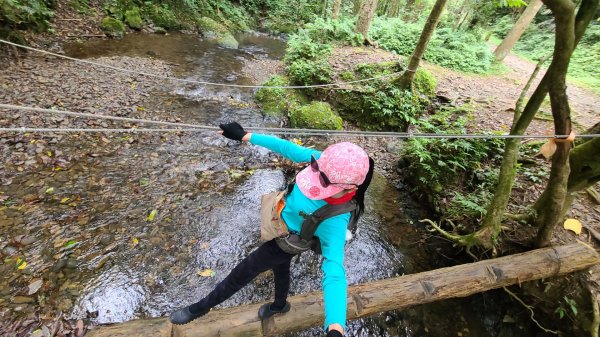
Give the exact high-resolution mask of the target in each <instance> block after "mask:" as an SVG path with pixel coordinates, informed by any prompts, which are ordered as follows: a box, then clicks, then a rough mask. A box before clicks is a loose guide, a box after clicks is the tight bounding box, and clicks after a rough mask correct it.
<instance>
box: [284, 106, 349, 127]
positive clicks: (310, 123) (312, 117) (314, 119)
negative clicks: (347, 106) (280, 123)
mask: <svg viewBox="0 0 600 337" xmlns="http://www.w3.org/2000/svg"><path fill="white" fill-rule="evenodd" d="M289 118H290V124H291V125H292V127H294V128H308V129H326V130H341V129H342V122H343V121H342V118H341V117H340V116H338V115H337V114H336V113H335V112H333V110H332V109H331V106H330V105H329V104H328V103H325V102H316V101H315V102H312V103H310V104H308V105H299V106H294V107H292V108H291V109H290V112H289Z"/></svg>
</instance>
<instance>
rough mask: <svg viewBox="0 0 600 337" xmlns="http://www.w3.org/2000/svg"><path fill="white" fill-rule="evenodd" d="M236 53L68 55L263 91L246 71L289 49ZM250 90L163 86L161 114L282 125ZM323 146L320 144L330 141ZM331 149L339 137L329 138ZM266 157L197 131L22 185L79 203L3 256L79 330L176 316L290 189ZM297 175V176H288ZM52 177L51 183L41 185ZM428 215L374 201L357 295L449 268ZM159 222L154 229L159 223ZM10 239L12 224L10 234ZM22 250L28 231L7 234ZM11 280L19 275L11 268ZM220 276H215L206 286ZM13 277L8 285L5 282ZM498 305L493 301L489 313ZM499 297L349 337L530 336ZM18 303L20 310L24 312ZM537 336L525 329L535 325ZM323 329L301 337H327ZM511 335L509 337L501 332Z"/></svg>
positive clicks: (307, 273)
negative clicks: (158, 65)
mask: <svg viewBox="0 0 600 337" xmlns="http://www.w3.org/2000/svg"><path fill="white" fill-rule="evenodd" d="M238 39H239V42H240V48H239V49H237V50H229V49H223V48H220V47H218V46H217V45H216V44H214V43H212V42H210V41H206V40H202V39H199V38H198V37H196V36H190V35H181V34H172V35H168V36H159V35H143V34H131V35H127V36H126V37H125V38H124V39H123V40H105V41H93V42H88V43H85V44H72V45H69V46H67V47H66V49H65V50H66V52H67V54H68V55H71V56H74V57H80V58H95V57H101V56H137V57H152V58H157V59H160V60H162V61H165V62H167V63H169V64H171V65H173V67H174V76H177V77H182V78H187V79H195V80H201V81H212V82H222V83H236V84H251V83H252V81H251V80H250V79H249V78H246V77H244V76H243V74H242V66H243V64H244V62H245V61H248V60H253V59H267V58H271V59H277V58H281V57H282V56H283V54H284V50H285V42H284V41H281V40H278V39H274V38H271V37H266V36H260V35H243V36H238ZM252 97H253V92H252V90H249V89H235V88H223V87H210V86H208V87H207V86H200V85H193V84H165V85H164V87H163V88H162V89H160V90H157V91H156V92H154V93H152V95H150V96H149V97H147V99H146V102H145V107H146V108H147V109H149V110H153V109H161V108H164V107H165V106H168V107H169V109H170V110H171V111H176V112H177V117H178V118H180V119H181V121H183V122H189V123H199V124H210V125H217V124H218V123H220V122H224V121H231V120H237V121H239V122H240V123H241V124H242V125H253V126H277V125H279V121H278V120H275V119H269V118H265V117H263V115H262V114H261V112H260V110H259V109H257V108H256V106H255V105H254V104H253V98H252ZM325 141H327V140H324V139H323V140H319V142H320V143H317V146H322V145H323V144H326V143H325ZM329 141H332V140H329ZM280 162H281V159H280V158H279V159H278V157H277V156H276V155H274V154H273V153H270V152H269V151H267V150H266V149H263V148H260V147H256V146H251V145H239V144H236V143H234V142H230V141H228V140H226V139H225V138H223V137H221V136H219V135H216V134H205V133H204V134H191V133H190V134H186V135H183V136H179V137H171V138H168V139H167V140H165V139H163V141H156V142H152V141H148V142H140V143H136V144H134V145H132V146H131V147H128V148H125V149H123V150H120V151H118V152H115V153H113V154H111V155H108V156H103V157H101V160H100V159H99V158H94V157H87V158H84V159H82V160H80V161H79V162H78V163H76V164H75V165H73V166H72V167H71V168H70V169H69V171H68V172H61V173H58V174H55V175H53V176H52V177H51V178H48V177H44V178H42V177H37V176H19V177H17V178H15V180H14V181H13V182H12V183H11V184H9V185H5V186H0V187H1V188H2V192H4V193H5V194H7V195H11V196H14V198H15V199H22V198H24V197H26V196H27V195H28V194H30V193H43V192H40V191H39V189H40V188H41V187H40V186H41V185H43V186H44V188H46V186H51V187H52V186H54V188H55V189H56V190H57V191H58V190H63V191H66V190H68V191H69V195H71V196H73V195H76V196H77V198H78V200H79V201H78V202H79V205H78V207H75V208H74V207H69V206H68V202H65V203H56V202H55V203H52V204H48V205H39V206H38V207H35V208H32V209H31V210H30V211H27V212H16V211H15V213H14V214H12V216H13V217H14V218H18V219H20V221H19V223H20V224H23V223H27V224H28V226H29V229H28V230H27V232H26V233H25V234H26V235H25V238H29V240H31V241H32V242H35V244H25V245H21V246H14V245H10V244H8V245H6V244H5V245H4V246H3V250H2V254H3V256H4V257H5V258H6V257H9V256H14V255H15V254H19V255H21V256H25V257H27V259H28V264H29V265H30V268H29V269H28V270H29V273H32V274H34V275H35V276H36V277H38V278H40V279H42V280H44V282H47V283H46V286H45V288H44V290H45V291H46V292H45V293H44V294H45V295H44V296H45V298H44V301H45V302H46V305H51V306H54V307H56V309H57V310H62V311H63V312H65V315H66V316H67V317H68V318H70V319H82V318H83V319H87V320H89V321H90V322H93V323H96V324H105V323H115V322H123V321H127V320H131V319H135V318H142V317H157V316H162V315H167V314H168V313H169V312H170V310H172V309H173V308H175V307H179V306H181V305H183V304H187V303H189V302H190V301H192V300H197V299H199V298H201V297H202V296H203V295H204V294H206V293H207V292H209V291H210V290H211V289H212V288H213V287H214V286H215V284H216V283H217V282H219V281H220V280H222V279H223V278H224V277H225V276H226V275H227V273H228V271H229V270H231V269H232V268H233V267H234V266H235V265H236V264H237V263H238V262H239V261H240V260H241V259H242V258H243V257H244V256H246V255H247V254H248V253H249V252H250V251H252V250H253V249H254V248H256V247H257V246H258V245H259V244H260V243H259V241H258V226H257V223H258V206H259V200H260V196H261V195H262V194H264V193H266V192H269V191H272V190H275V189H278V188H283V187H284V186H285V185H286V178H287V177H289V170H287V171H286V172H285V173H284V170H282V169H281V168H280V167H279V165H278V164H279V163H280ZM286 173H287V175H286ZM39 179H45V181H44V184H38V183H37V182H36V180H39ZM424 212H425V211H424V210H422V209H420V208H419V207H418V205H416V204H415V203H414V202H412V201H410V197H409V195H408V193H407V192H405V191H402V190H398V189H397V188H395V187H394V186H392V185H391V183H390V182H388V181H386V179H385V178H383V177H382V176H379V175H378V176H376V177H375V179H374V182H373V185H372V187H371V188H370V191H369V194H368V196H367V211H366V213H365V216H364V217H363V218H362V220H361V222H360V225H359V228H360V230H359V232H358V233H357V235H356V236H355V237H354V238H353V239H352V241H351V243H350V244H349V245H348V246H347V250H346V262H345V267H346V274H347V278H348V283H349V284H357V283H363V282H368V281H370V280H376V279H382V278H388V277H393V276H398V275H402V274H408V273H414V272H419V271H423V270H429V269H432V268H434V267H435V266H437V265H439V263H437V262H436V261H433V259H434V258H437V259H439V256H436V255H435V254H431V253H430V252H429V250H428V249H427V247H425V245H424V244H423V241H422V240H421V237H422V235H421V234H420V232H419V231H418V230H417V228H416V224H417V223H418V222H417V220H418V219H419V218H422V217H424V216H426V215H425V214H424ZM150 218H152V219H150ZM2 228H8V227H2ZM0 234H2V236H3V237H5V238H7V241H5V242H12V241H11V240H13V241H14V238H15V237H16V236H17V233H14V232H6V233H0ZM319 267H320V258H319V257H316V256H314V255H312V253H309V254H304V255H303V256H302V257H301V259H300V263H298V264H293V265H292V284H291V293H292V295H293V294H300V293H304V292H308V291H314V290H319V289H320V279H321V271H320V268H319ZM0 268H2V273H11V274H14V277H19V274H18V273H17V272H16V271H15V270H14V266H13V265H12V264H11V265H9V264H4V265H0ZM206 269H211V270H212V271H214V276H212V277H203V276H199V275H198V272H201V271H204V270H206ZM7 275H8V274H7ZM271 278H272V276H271V275H269V274H266V275H261V276H259V277H258V278H257V279H256V280H255V281H254V282H252V283H251V284H249V285H248V286H247V287H245V288H244V289H242V290H241V291H240V292H239V293H237V294H236V295H235V296H233V297H232V298H231V299H229V300H227V301H226V302H225V303H223V304H222V306H235V305H239V304H243V303H251V302H258V301H263V300H267V299H269V298H271V297H272V295H273V286H272V282H271ZM9 284H11V283H10V282H6V283H3V287H2V288H0V296H1V297H3V298H5V300H4V304H2V305H8V306H10V308H11V310H15V312H21V313H23V314H24V315H26V314H28V313H30V312H31V311H32V310H33V308H34V307H35V305H36V304H34V301H39V300H40V299H39V297H38V298H37V299H35V300H34V299H33V297H27V296H20V295H19V296H20V297H19V298H20V302H22V303H15V300H14V298H15V296H16V294H21V295H22V289H20V290H19V289H13V288H11V287H10V286H8V285H9ZM486 301H487V302H486ZM495 301H496V300H495V299H494V296H493V293H492V294H483V295H476V296H473V297H470V298H468V299H463V300H452V301H444V302H440V303H434V304H429V305H422V306H418V307H415V308H411V309H408V310H404V311H402V312H389V313H383V314H380V315H376V316H374V317H370V318H366V319H361V320H358V321H354V322H350V323H349V333H348V335H349V336H425V335H431V336H527V335H529V333H530V332H529V331H528V330H527V329H526V330H527V331H524V330H522V329H524V328H523V327H522V326H521V325H520V324H518V323H514V322H513V323H511V324H509V325H507V324H503V320H504V318H505V317H506V316H505V315H508V314H510V313H507V310H508V309H507V308H503V307H502V305H498V303H495ZM17 302H19V301H17ZM525 325H526V326H527V324H525ZM319 331H321V330H319V329H318V328H315V329H309V330H306V331H304V332H301V333H299V334H293V335H294V336H298V335H301V336H317V335H319ZM502 331H504V332H502Z"/></svg>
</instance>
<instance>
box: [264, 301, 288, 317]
mask: <svg viewBox="0 0 600 337" xmlns="http://www.w3.org/2000/svg"><path fill="white" fill-rule="evenodd" d="M271 304H272V303H266V304H263V305H262V306H261V307H260V308H259V309H258V317H260V319H267V318H269V317H271V316H273V315H275V314H283V313H286V312H288V311H290V308H291V307H292V306H291V304H290V302H285V305H284V306H283V308H281V309H279V310H273V309H271Z"/></svg>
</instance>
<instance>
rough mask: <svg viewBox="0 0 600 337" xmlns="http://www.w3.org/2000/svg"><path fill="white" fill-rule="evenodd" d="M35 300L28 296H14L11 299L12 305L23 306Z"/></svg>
mask: <svg viewBox="0 0 600 337" xmlns="http://www.w3.org/2000/svg"><path fill="white" fill-rule="evenodd" d="M34 301H35V299H34V298H33V297H28V296H15V297H13V299H12V303H14V304H24V303H33V302H34Z"/></svg>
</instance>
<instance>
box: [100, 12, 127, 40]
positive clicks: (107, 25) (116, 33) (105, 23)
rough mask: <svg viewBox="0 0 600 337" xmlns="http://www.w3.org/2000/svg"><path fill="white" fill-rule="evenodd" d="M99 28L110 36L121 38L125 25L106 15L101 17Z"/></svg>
mask: <svg viewBox="0 0 600 337" xmlns="http://www.w3.org/2000/svg"><path fill="white" fill-rule="evenodd" d="M100 28H101V29H102V31H103V32H104V33H105V34H106V35H108V36H110V37H116V38H121V37H123V34H124V33H125V26H124V25H123V22H121V21H119V20H117V19H115V18H111V17H108V16H107V17H105V18H104V19H102V22H101V23H100Z"/></svg>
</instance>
